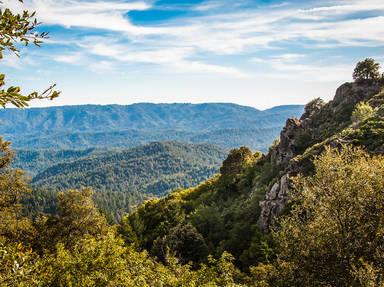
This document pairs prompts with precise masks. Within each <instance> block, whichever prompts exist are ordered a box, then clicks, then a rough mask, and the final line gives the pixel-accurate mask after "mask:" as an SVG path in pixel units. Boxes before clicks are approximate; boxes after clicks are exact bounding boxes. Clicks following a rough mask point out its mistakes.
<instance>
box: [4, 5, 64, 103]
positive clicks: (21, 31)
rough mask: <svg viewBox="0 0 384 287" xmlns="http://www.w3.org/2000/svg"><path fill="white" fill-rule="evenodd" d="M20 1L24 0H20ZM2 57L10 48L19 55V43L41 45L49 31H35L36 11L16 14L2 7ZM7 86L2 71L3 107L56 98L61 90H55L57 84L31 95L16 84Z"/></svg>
mask: <svg viewBox="0 0 384 287" xmlns="http://www.w3.org/2000/svg"><path fill="white" fill-rule="evenodd" d="M19 2H22V1H20V0H19ZM0 23H1V25H0V59H2V58H3V57H4V52H5V51H6V50H9V51H11V52H13V53H16V55H17V56H18V55H19V50H18V47H17V45H18V44H19V43H21V44H23V45H25V46H27V45H28V44H29V43H33V44H35V45H37V46H39V45H40V44H41V43H42V39H44V38H46V37H47V36H48V34H47V33H45V32H42V33H40V34H38V33H36V32H33V31H34V30H35V28H36V27H37V26H38V25H39V23H38V22H37V20H36V18H35V12H29V11H23V13H21V14H15V13H13V12H12V11H11V10H10V9H8V8H5V9H0ZM4 87H5V75H4V74H1V73H0V106H2V107H3V108H4V107H5V106H6V105H7V104H12V105H14V106H15V107H17V108H24V107H27V106H28V103H29V102H30V101H31V100H35V99H50V100H52V99H54V98H56V97H58V96H59V94H60V93H59V92H57V91H55V90H54V87H55V85H53V86H51V87H49V88H48V89H47V90H46V91H44V92H43V93H41V94H39V93H37V92H33V93H31V94H29V95H23V94H21V88H20V87H16V86H11V87H8V88H4Z"/></svg>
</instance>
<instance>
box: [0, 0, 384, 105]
mask: <svg viewBox="0 0 384 287" xmlns="http://www.w3.org/2000/svg"><path fill="white" fill-rule="evenodd" d="M16 2H17V1H13V0H8V1H5V2H4V3H3V5H5V6H7V7H10V8H12V9H15V10H17V9H21V8H22V7H21V6H20V5H19V4H17V3H16ZM24 2H25V5H26V6H27V7H28V8H29V9H31V10H36V11H37V17H38V19H39V20H40V21H42V22H43V25H42V26H40V27H39V30H44V31H48V32H50V39H49V40H47V41H46V43H45V44H44V45H43V47H42V48H40V49H38V48H28V49H24V48H23V49H22V51H21V52H22V53H21V55H22V57H21V58H20V59H18V58H16V57H13V56H11V55H9V56H8V57H7V58H5V59H4V60H2V61H1V62H0V65H1V68H2V71H4V72H6V73H7V74H8V83H11V84H20V85H22V86H23V87H24V88H25V91H26V92H28V91H32V90H36V89H37V90H44V88H45V87H47V86H49V85H50V84H52V83H57V85H58V87H59V89H60V90H62V96H61V97H60V98H59V99H57V100H55V101H54V102H52V103H51V102H39V103H35V104H34V105H35V106H42V105H44V106H45V105H68V104H111V103H118V104H130V103H136V102H155V103H160V102H161V103H163V102H167V103H169V102H172V103H173V102H192V103H201V102H234V103H238V104H242V105H249V106H254V107H257V108H261V109H264V108H268V107H271V106H275V105H282V104H304V103H306V102H308V101H309V100H311V99H312V98H315V97H322V98H324V99H325V100H329V99H331V98H332V97H333V95H334V92H335V89H336V88H337V87H338V86H339V85H340V84H342V83H343V82H346V81H350V80H351V73H352V70H353V67H354V65H355V63H356V62H357V61H358V60H360V59H363V58H365V57H374V58H376V59H377V60H378V61H379V62H382V63H384V53H383V52H384V1H383V0H329V1H328V0H324V1H322V0H317V1H310V0H308V1H300V0H298V1H289V0H288V1H284V0H283V1H275V0H269V1H267V0H265V1H261V0H260V1H258V0H237V1H234V0H173V1H172V0H158V1H156V0H147V1H146V0H137V1H128V0H98V1H90V0H87V1H85V0H25V1H24Z"/></svg>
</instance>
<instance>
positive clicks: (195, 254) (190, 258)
mask: <svg viewBox="0 0 384 287" xmlns="http://www.w3.org/2000/svg"><path fill="white" fill-rule="evenodd" d="M168 252H170V253H171V254H174V256H176V258H178V260H179V262H181V263H184V264H185V263H188V262H201V261H203V260H205V259H206V258H207V256H208V247H207V245H206V243H205V241H204V238H203V236H202V235H201V234H200V233H199V232H198V231H197V229H196V228H195V227H194V226H193V225H192V224H190V223H179V224H178V225H177V226H175V227H173V228H172V229H170V230H169V232H168V234H167V235H165V236H163V237H158V238H157V239H156V240H155V241H154V243H153V247H152V251H151V253H152V254H153V255H154V256H156V257H157V258H159V259H161V260H162V261H164V262H167V261H168V258H167V257H168Z"/></svg>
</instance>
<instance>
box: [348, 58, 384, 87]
mask: <svg viewBox="0 0 384 287" xmlns="http://www.w3.org/2000/svg"><path fill="white" fill-rule="evenodd" d="M380 68H381V67H380V64H379V63H378V62H376V61H375V60H374V59H372V58H367V59H365V60H363V61H360V62H358V63H357V65H356V68H355V70H354V72H353V79H354V80H355V81H361V80H377V79H379V78H380V76H381V74H380Z"/></svg>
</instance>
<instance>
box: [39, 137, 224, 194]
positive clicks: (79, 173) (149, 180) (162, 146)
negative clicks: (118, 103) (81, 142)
mask: <svg viewBox="0 0 384 287" xmlns="http://www.w3.org/2000/svg"><path fill="white" fill-rule="evenodd" d="M84 153H85V154H89V152H87V151H85V152H84ZM224 157H225V152H224V150H222V149H220V148H217V147H215V146H211V145H204V144H202V145H191V144H181V143H176V142H162V143H160V142H157V143H151V144H148V145H144V146H139V147H137V148H132V149H129V150H120V151H119V150H118V151H109V152H103V153H100V154H94V155H92V156H87V157H85V158H83V159H79V160H74V161H69V162H64V163H60V164H57V165H53V166H51V167H49V168H47V169H46V170H44V171H41V172H39V173H37V174H36V175H35V176H34V177H33V179H32V184H33V185H34V186H39V187H49V188H52V189H55V190H66V189H73V188H82V187H92V188H93V189H94V190H95V191H111V192H126V193H134V192H140V193H142V194H146V195H152V196H162V195H164V194H166V193H168V192H169V191H171V190H174V189H177V188H185V187H189V186H193V185H196V184H199V183H200V182H202V181H203V180H204V179H207V178H209V177H211V176H212V175H214V174H215V173H216V172H217V171H218V167H219V166H220V162H221V161H222V160H223V158H224Z"/></svg>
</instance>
